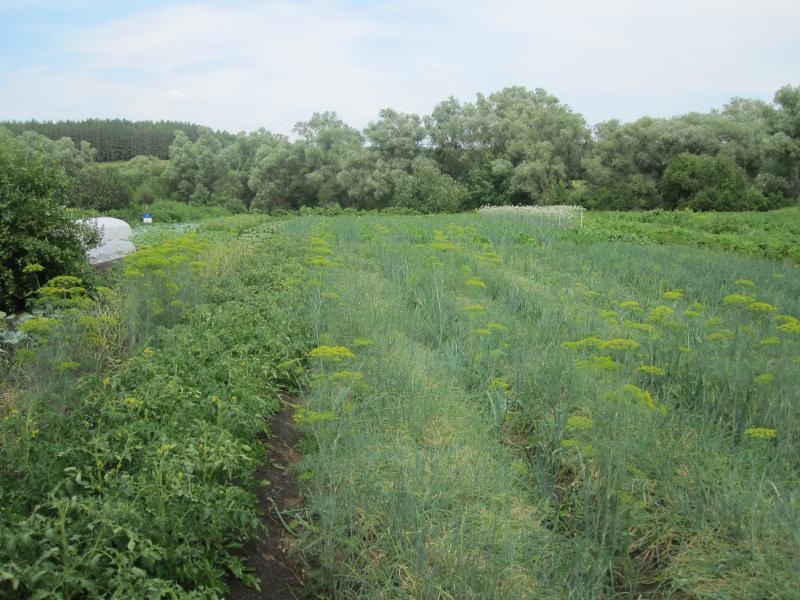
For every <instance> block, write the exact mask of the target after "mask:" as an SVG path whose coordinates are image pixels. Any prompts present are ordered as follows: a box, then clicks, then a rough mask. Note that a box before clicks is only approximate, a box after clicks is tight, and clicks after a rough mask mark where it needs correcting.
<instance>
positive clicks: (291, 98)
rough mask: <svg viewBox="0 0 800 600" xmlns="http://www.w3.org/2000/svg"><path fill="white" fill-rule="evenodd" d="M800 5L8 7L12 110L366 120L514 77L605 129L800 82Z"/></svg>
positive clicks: (136, 2) (0, 60)
mask: <svg viewBox="0 0 800 600" xmlns="http://www.w3.org/2000/svg"><path fill="white" fill-rule="evenodd" d="M798 23H800V2H797V1H796V0H759V1H758V2H744V1H742V0H739V1H738V2H737V0H671V1H664V0H661V1H659V0H650V1H649V2H644V1H641V0H606V1H605V2H598V1H597V0H529V1H523V0H508V1H496V2H487V1H486V0H484V1H482V2H473V1H471V0H427V1H422V0H405V1H399V0H397V1H389V0H387V1H374V2H370V1H366V0H328V1H323V0H319V1H303V2H301V1H295V2H290V1H280V2H273V1H268V0H264V1H261V2H253V1H229V2H213V1H208V2H179V1H168V0H161V1H152V0H127V1H124V2H123V1H117V0H113V1H112V0H106V1H103V2H98V1H96V0H54V1H51V2H45V1H41V0H0V120H8V119H15V120H26V119H39V120H42V119H52V120H57V119H82V118H89V117H98V118H128V119H134V120H136V119H153V120H159V119H171V120H181V121H191V122H195V123H199V124H202V125H207V126H210V127H213V128H215V129H226V130H228V131H232V132H237V131H251V130H254V129H257V128H260V127H263V128H266V129H269V130H271V131H273V132H276V133H289V131H290V130H291V128H292V126H293V125H294V123H296V122H297V121H301V120H305V119H308V118H309V117H310V116H311V115H312V113H314V112H315V111H324V110H333V111H336V112H337V113H338V114H339V116H340V117H341V118H343V119H344V120H345V121H346V122H348V123H349V124H351V125H353V126H356V127H363V126H364V125H366V124H367V123H368V122H369V121H371V120H373V119H375V118H376V117H377V115H378V111H379V110H380V109H381V108H386V107H391V108H394V109H396V110H400V111H403V112H415V113H418V114H428V113H429V112H430V111H431V109H432V108H433V107H434V106H435V105H436V104H437V103H438V102H440V101H441V100H444V99H446V98H448V97H450V96H454V97H456V98H458V99H459V100H461V101H472V100H474V99H475V96H476V94H477V93H483V94H486V95H488V94H490V93H492V92H493V91H497V90H500V89H502V88H503V87H506V86H510V85H522V86H525V87H527V88H530V89H534V88H537V87H541V88H544V89H545V90H547V91H548V92H549V93H550V94H553V95H555V96H557V97H558V98H559V99H560V100H561V101H562V102H564V103H565V104H567V105H569V106H570V107H571V108H572V109H573V110H576V111H578V112H580V113H581V114H583V116H584V117H585V118H586V120H587V122H589V123H590V124H594V123H598V122H600V121H604V120H607V119H611V118H617V119H621V120H623V121H631V120H635V119H637V118H639V117H641V116H645V115H650V116H654V117H668V116H672V115H678V114H683V113H686V112H691V111H708V110H710V109H712V108H720V107H722V106H723V105H724V104H725V103H726V102H728V101H729V100H730V99H731V98H733V97H746V98H759V99H762V100H766V101H769V100H771V99H772V97H773V95H774V93H775V91H776V90H777V89H778V88H779V87H781V86H783V85H786V84H792V85H798V84H800V36H798V35H797V32H796V30H797V25H798Z"/></svg>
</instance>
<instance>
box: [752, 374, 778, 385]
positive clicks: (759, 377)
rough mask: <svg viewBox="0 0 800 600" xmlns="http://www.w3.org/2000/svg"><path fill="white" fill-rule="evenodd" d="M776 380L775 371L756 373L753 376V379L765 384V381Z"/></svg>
mask: <svg viewBox="0 0 800 600" xmlns="http://www.w3.org/2000/svg"><path fill="white" fill-rule="evenodd" d="M774 380H775V375H774V374H773V373H761V374H760V375H756V376H755V377H754V378H753V381H755V382H756V383H758V384H760V385H763V384H765V383H769V382H770V381H774Z"/></svg>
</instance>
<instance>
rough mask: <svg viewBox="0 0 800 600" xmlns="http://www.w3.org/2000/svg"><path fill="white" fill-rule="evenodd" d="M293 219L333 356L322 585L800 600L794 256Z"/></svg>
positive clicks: (321, 396)
mask: <svg viewBox="0 0 800 600" xmlns="http://www.w3.org/2000/svg"><path fill="white" fill-rule="evenodd" d="M797 215H798V213H797V211H796V210H791V211H789V210H784V211H781V212H780V213H737V214H716V213H698V214H694V213H689V212H685V211H677V212H667V211H658V212H649V213H635V214H628V213H599V214H597V215H596V214H594V213H589V214H588V215H587V223H586V227H585V228H584V229H587V228H591V227H593V226H594V225H593V224H592V220H593V218H595V217H598V218H603V219H604V222H603V227H604V228H605V230H606V231H610V230H612V227H613V221H612V219H618V230H619V231H620V232H621V233H624V232H625V231H626V227H627V224H628V221H627V219H629V220H630V221H631V222H632V221H634V220H635V219H640V220H641V221H645V220H646V223H649V224H651V225H652V226H653V230H658V229H662V228H665V227H664V226H665V225H666V224H667V223H669V222H670V220H674V222H675V224H676V226H677V224H682V225H683V226H684V227H685V228H686V229H689V228H690V227H691V231H692V233H694V234H695V235H708V236H710V237H712V236H714V235H719V236H726V239H733V238H735V237H738V238H739V239H740V240H742V241H743V242H745V243H747V241H748V240H749V239H750V237H751V236H752V237H753V238H755V239H763V237H761V238H760V237H759V235H760V234H764V233H766V232H767V231H771V232H773V233H775V235H776V237H778V236H783V238H784V239H796V238H797V235H798V232H795V231H794V228H795V227H796V225H797ZM689 224H691V225H689ZM288 227H289V228H290V231H292V232H293V234H294V235H295V237H296V238H297V239H299V240H304V243H305V245H306V248H307V254H308V258H307V262H308V264H309V265H312V271H313V275H312V279H311V280H310V281H309V282H308V285H307V302H306V307H307V311H308V312H307V314H308V319H309V320H310V323H311V329H312V331H313V332H314V333H313V345H314V346H315V347H317V348H318V349H319V352H317V353H316V354H317V355H318V356H312V357H311V358H312V359H313V360H311V361H310V363H309V372H308V393H307V402H306V404H305V405H304V407H303V412H302V413H301V414H300V417H299V419H298V421H299V422H300V423H301V424H302V425H303V427H304V429H305V430H306V432H307V434H308V441H307V443H306V444H307V445H306V448H307V453H306V455H305V457H304V459H303V461H302V462H301V465H300V478H301V479H302V480H303V481H304V485H305V489H306V492H307V496H308V502H309V507H308V514H307V515H303V518H302V520H300V521H299V523H300V526H299V527H298V529H299V531H300V542H299V544H300V546H301V548H302V549H303V550H304V551H305V552H306V553H307V554H308V555H309V556H310V557H313V565H314V570H313V571H312V579H311V582H310V583H311V584H313V586H314V587H312V588H311V590H310V593H311V594H313V595H316V596H318V597H386V596H391V597H409V598H427V597H443V596H444V597H454V598H470V597H480V598H489V597H492V598H514V599H516V598H527V597H542V598H567V597H575V598H619V597H639V596H648V597H674V596H678V597H682V596H687V597H702V596H707V595H708V594H709V593H711V594H712V595H714V596H715V597H719V598H764V597H786V598H789V597H792V596H793V595H794V590H795V588H796V580H797V575H796V573H797V569H796V560H795V557H796V556H797V554H798V550H799V548H798V539H800V537H798V533H799V532H800V529H798V527H799V525H798V523H800V521H798V519H797V507H796V506H794V505H793V498H795V497H796V495H797V494H798V492H799V491H800V490H799V489H798V482H797V477H796V469H797V466H798V464H800V455H799V454H798V447H797V444H796V441H797V440H796V435H797V431H798V427H800V406H798V404H797V402H796V395H797V394H796V391H797V388H798V385H800V370H798V368H797V366H798V362H797V361H798V360H800V359H799V358H798V355H799V354H800V337H798V332H800V287H799V286H800V277H798V275H800V272H798V267H797V266H795V265H793V264H791V263H788V262H782V263H781V262H775V261H770V260H765V259H764V258H761V257H758V258H752V257H743V256H738V255H736V254H732V253H724V252H719V251H715V250H710V249H703V248H696V247H683V246H681V245H680V244H668V245H656V244H651V245H647V246H643V245H633V244H627V243H623V242H619V241H617V242H614V241H609V240H608V239H607V238H605V239H604V238H597V239H594V240H592V239H591V238H587V239H584V240H582V241H584V242H590V243H587V244H585V245H581V244H577V243H576V239H581V237H580V236H581V235H582V234H581V233H579V232H568V231H554V230H551V229H544V228H539V227H536V226H535V225H533V224H532V223H531V221H530V220H527V219H524V218H520V219H517V220H514V219H512V218H503V219H498V218H489V217H484V216H483V215H480V214H478V215H459V216H435V217H431V216H427V217H406V218H386V217H377V216H359V217H349V216H341V217H335V218H322V217H308V218H300V219H295V220H292V221H290V222H289V223H288ZM714 232H716V233H714ZM727 236H729V238H728V237H727ZM531 240H533V243H531ZM353 306H358V307H359V309H358V310H352V307H353ZM778 315H782V316H778ZM364 342H366V343H364ZM337 348H338V350H336V352H334V349H337ZM345 349H346V350H347V352H345ZM337 359H338V360H337ZM765 482H769V483H768V484H765ZM720 565H723V567H721V566H720Z"/></svg>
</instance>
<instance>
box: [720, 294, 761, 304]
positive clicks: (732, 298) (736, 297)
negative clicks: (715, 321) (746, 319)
mask: <svg viewBox="0 0 800 600" xmlns="http://www.w3.org/2000/svg"><path fill="white" fill-rule="evenodd" d="M755 301H756V299H755V298H753V297H752V296H747V295H745V294H728V295H727V296H725V297H724V298H723V299H722V303H723V304H750V303H751V302H755Z"/></svg>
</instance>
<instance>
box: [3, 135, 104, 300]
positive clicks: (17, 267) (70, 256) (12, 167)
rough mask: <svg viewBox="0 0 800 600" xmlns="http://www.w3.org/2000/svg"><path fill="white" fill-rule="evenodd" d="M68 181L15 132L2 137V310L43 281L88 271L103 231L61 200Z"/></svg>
mask: <svg viewBox="0 0 800 600" xmlns="http://www.w3.org/2000/svg"><path fill="white" fill-rule="evenodd" d="M68 187H69V181H68V179H67V177H66V175H65V174H64V172H63V171H62V170H58V169H53V168H49V167H47V166H46V165H45V164H44V162H43V159H41V158H37V157H34V156H31V155H30V154H29V153H27V152H25V151H24V149H23V148H21V147H20V145H19V143H18V142H17V141H16V140H14V139H13V138H0V310H6V311H8V310H12V311H14V310H19V309H22V308H24V307H25V304H26V301H27V299H28V296H29V295H30V294H31V292H32V291H33V290H35V289H36V288H37V287H38V286H39V284H40V283H41V282H44V281H46V280H48V279H50V278H52V277H56V276H57V275H64V274H84V275H86V274H88V273H89V272H90V267H89V264H88V262H87V260H86V253H85V250H86V247H87V246H91V245H93V244H94V243H96V242H97V239H98V232H97V231H96V230H93V229H91V228H89V227H87V226H84V225H80V224H77V223H75V222H74V221H73V220H71V219H70V217H69V216H68V214H67V213H66V211H65V209H64V208H63V207H62V206H61V205H60V203H59V200H60V199H63V195H64V193H65V191H66V190H67V189H68Z"/></svg>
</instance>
